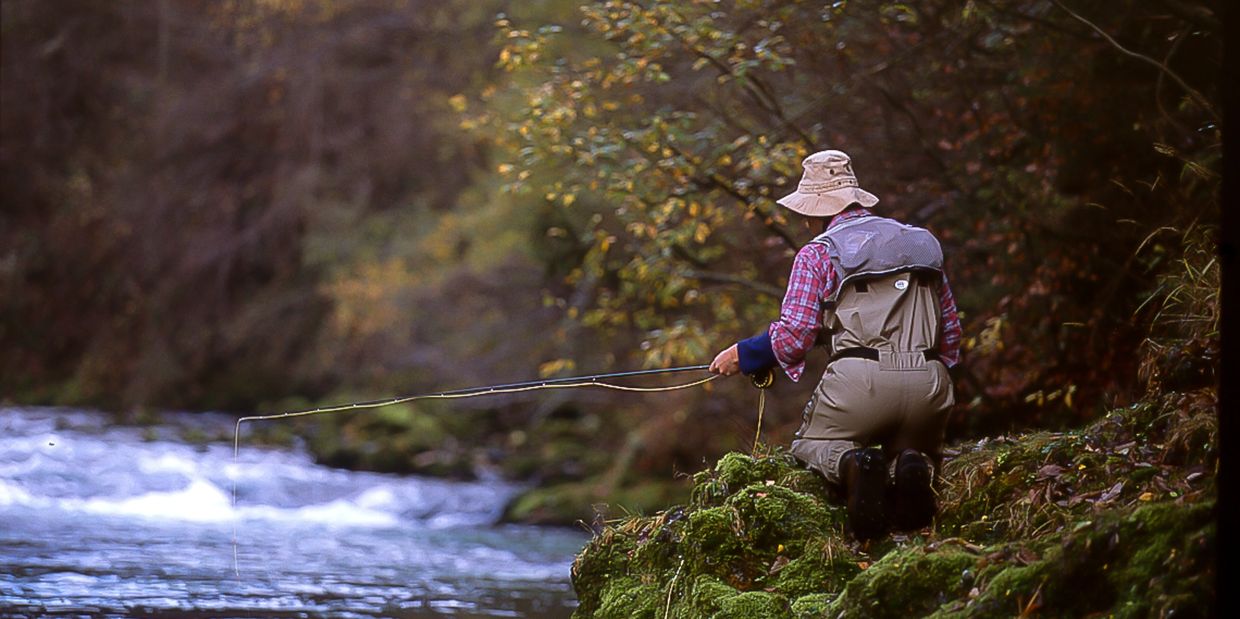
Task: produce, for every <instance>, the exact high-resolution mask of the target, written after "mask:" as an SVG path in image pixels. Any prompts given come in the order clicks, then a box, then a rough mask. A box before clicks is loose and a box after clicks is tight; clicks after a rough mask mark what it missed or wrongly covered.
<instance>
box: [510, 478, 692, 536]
mask: <svg viewBox="0 0 1240 619" xmlns="http://www.w3.org/2000/svg"><path fill="white" fill-rule="evenodd" d="M684 498H685V488H684V485H683V484H682V483H681V482H680V481H676V480H669V481H642V482H639V483H637V484H634V485H632V486H626V487H622V488H619V489H616V490H612V491H610V492H609V491H607V489H606V488H605V487H604V486H602V485H601V484H600V482H599V481H598V479H597V478H592V479H587V480H584V481H575V482H565V483H559V484H554V485H550V486H542V487H535V488H530V489H528V490H525V491H524V492H521V493H520V494H518V495H517V496H516V497H515V498H513V499H512V500H511V501H509V503H508V505H507V506H506V507H505V508H504V515H503V521H504V522H517V523H521V524H539V525H562V526H570V525H574V524H576V523H578V522H587V523H588V522H593V521H594V520H596V519H598V518H614V517H618V516H624V515H627V514H645V513H654V512H655V511H656V510H658V509H661V508H664V507H666V506H667V505H668V504H671V503H676V502H678V501H680V500H683V499H684ZM596 512H597V513H596Z"/></svg>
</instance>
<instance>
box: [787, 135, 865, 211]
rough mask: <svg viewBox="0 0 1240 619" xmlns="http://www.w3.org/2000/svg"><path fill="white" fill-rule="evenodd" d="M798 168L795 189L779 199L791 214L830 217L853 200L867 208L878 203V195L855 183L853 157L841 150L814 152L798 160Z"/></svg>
mask: <svg viewBox="0 0 1240 619" xmlns="http://www.w3.org/2000/svg"><path fill="white" fill-rule="evenodd" d="M801 167H802V168H803V169H804V170H805V171H804V173H803V174H802V175H801V183H800V184H799V185H797V190H796V191H794V192H792V193H790V194H788V195H786V196H784V197H782V198H780V199H779V200H778V202H779V204H780V205H782V206H784V207H787V208H788V209H789V210H791V211H793V212H794V213H800V214H802V215H808V216H810V217H830V216H831V215H834V214H836V213H838V212H840V211H842V210H844V209H845V208H847V207H848V205H850V204H853V203H854V202H855V203H857V204H860V205H861V206H864V207H866V208H870V207H872V206H874V205H875V204H878V197H877V196H875V195H874V194H872V193H870V192H868V191H866V190H864V189H862V188H861V187H860V186H859V185H858V184H857V175H856V174H853V169H852V159H850V158H849V157H848V155H847V154H845V153H844V152H843V151H838V150H824V151H820V152H817V153H814V154H812V155H810V156H808V157H806V158H805V160H804V161H802V162H801Z"/></svg>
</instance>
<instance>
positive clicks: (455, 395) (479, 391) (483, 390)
mask: <svg viewBox="0 0 1240 619" xmlns="http://www.w3.org/2000/svg"><path fill="white" fill-rule="evenodd" d="M709 368H710V366H709V365H690V366H683V367H676V368H666V369H655V370H636V371H632V372H615V373H612V374H594V375H590V376H571V377H567V378H556V379H549V380H538V381H529V382H524V383H509V384H504V385H489V386H485V387H469V388H466V389H457V390H455V391H441V392H438V393H425V394H419V395H408V396H399V397H395V398H387V399H384V400H371V401H367V402H351V403H348V404H338V405H335V406H324V407H320V408H311V409H307V410H300V411H290V412H287V413H278V414H274V415H252V416H249V417H241V418H239V419H237V425H236V427H235V428H234V430H233V471H232V475H231V477H232V507H233V512H234V519H233V572H235V573H236V575H237V577H238V578H240V577H241V569H240V566H239V563H238V556H237V521H236V509H237V457H238V454H239V453H240V445H241V424H242V423H244V422H247V421H267V420H272V419H288V418H292V417H309V416H311V415H325V414H328V413H340V412H345V411H357V410H368V409H375V408H382V407H385V406H392V405H395V404H404V403H406V402H416V401H419V400H461V399H465V398H476V397H482V396H488V395H502V394H506V393H525V392H528V391H540V390H543V389H580V388H585V387H597V388H601V389H611V390H615V391H629V392H637V393H656V392H664V391H678V390H680V389H691V388H693V387H697V386H699V385H704V384H706V383H709V382H710V381H712V380H715V379H716V378H719V376H720V375H718V374H713V375H711V376H708V377H706V378H703V379H701V380H695V381H691V382H687V383H681V384H677V385H667V386H662V387H635V386H631V385H618V384H615V383H610V382H601V381H603V380H606V379H612V378H626V377H633V376H651V375H655V374H673V373H679V372H701V371H706V370H708V369H709ZM763 400H765V397H763ZM759 417H761V412H759ZM760 423H761V420H760V419H759V424H760ZM760 427H761V426H759V428H760Z"/></svg>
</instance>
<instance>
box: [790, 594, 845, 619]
mask: <svg viewBox="0 0 1240 619" xmlns="http://www.w3.org/2000/svg"><path fill="white" fill-rule="evenodd" d="M833 599H835V596H834V595H832V594H830V593H811V594H809V595H803V596H801V597H799V598H797V599H796V601H794V602H793V603H792V616H793V618H794V619H816V618H817V617H826V616H827V614H826V613H827V608H828V607H830V606H831V600H833Z"/></svg>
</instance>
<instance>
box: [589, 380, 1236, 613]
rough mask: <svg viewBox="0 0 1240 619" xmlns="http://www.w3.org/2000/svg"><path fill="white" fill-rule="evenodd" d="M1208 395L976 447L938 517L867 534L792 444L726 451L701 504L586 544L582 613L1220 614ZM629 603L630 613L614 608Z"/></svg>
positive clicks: (951, 482)
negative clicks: (932, 525)
mask: <svg viewBox="0 0 1240 619" xmlns="http://www.w3.org/2000/svg"><path fill="white" fill-rule="evenodd" d="M1208 395H1209V394H1205V395H1204V396H1203V395H1202V394H1197V395H1193V394H1188V395H1174V394H1171V395H1166V396H1162V397H1160V398H1159V399H1158V400H1156V401H1153V402H1147V403H1143V404H1140V405H1136V406H1133V407H1129V408H1127V409H1123V410H1120V411H1117V412H1114V413H1112V414H1110V415H1107V416H1106V417H1105V418H1103V419H1100V420H1098V421H1097V422H1094V423H1092V424H1090V425H1089V426H1086V427H1084V428H1081V429H1079V430H1074V431H1069V432H1034V433H1030V434H1026V435H1023V436H1016V437H999V438H997V439H988V440H984V441H979V442H978V443H977V444H972V445H964V446H960V447H958V448H956V449H955V450H954V451H955V452H956V453H957V454H958V455H957V456H956V457H955V459H954V460H953V461H951V462H949V464H948V465H947V466H946V467H945V468H944V470H943V473H942V485H941V488H940V494H939V500H940V504H941V512H940V515H939V518H938V524H937V530H929V531H921V532H918V533H917V534H915V535H904V536H899V537H896V538H889V539H885V540H881V541H878V542H875V543H872V544H870V545H868V546H865V547H861V546H859V545H857V544H855V543H853V542H852V541H851V540H849V539H848V538H846V537H845V535H844V533H843V528H842V521H843V513H842V510H841V508H840V507H839V506H838V505H834V504H833V503H832V500H831V496H830V491H829V489H828V488H827V487H826V485H825V483H823V482H822V480H821V478H820V477H819V476H817V475H816V474H813V473H810V472H808V471H806V470H805V469H803V468H801V467H800V466H799V465H797V463H796V461H795V459H793V458H791V457H790V456H789V455H788V454H787V453H786V452H782V451H778V450H777V451H775V452H774V453H772V454H768V455H765V456H758V457H751V456H747V455H744V454H727V455H725V456H724V457H723V458H721V459H720V460H719V462H718V463H717V464H716V465H715V466H714V467H712V468H710V469H707V470H704V471H702V472H699V473H697V474H696V475H694V476H693V480H694V486H693V488H692V490H691V491H690V500H689V502H688V504H687V505H685V506H683V507H676V508H673V509H668V510H666V511H663V512H660V513H657V514H654V515H652V516H645V517H630V518H627V519H625V520H623V521H618V522H614V523H612V524H611V525H610V526H608V527H606V528H605V529H604V530H603V531H602V532H601V533H600V534H599V535H598V536H596V537H595V538H594V539H593V540H591V542H590V543H589V544H587V546H586V548H585V549H584V550H583V551H582V553H581V554H580V555H579V556H578V558H577V561H576V562H575V563H574V571H573V585H574V587H575V589H576V591H577V594H578V599H579V601H580V606H579V607H578V609H577V611H576V612H575V613H574V616H575V617H578V618H585V617H598V616H657V617H663V616H672V617H679V618H685V619H699V618H700V619H713V618H722V617H790V618H791V617H795V618H796V619H808V618H810V617H826V618H830V619H837V618H839V617H867V618H868V617H880V618H881V617H919V616H934V617H1010V616H1015V615H1021V614H1032V613H1034V612H1035V611H1036V613H1037V614H1038V615H1039V616H1048V617H1059V616H1086V615H1089V616H1104V615H1105V616H1115V617H1151V616H1171V615H1175V616H1187V617H1197V616H1210V615H1211V612H1212V609H1211V608H1210V603H1211V600H1212V599H1213V598H1214V593H1215V592H1214V575H1213V565H1214V558H1215V555H1214V537H1215V524H1214V521H1213V509H1214V503H1215V497H1216V496H1217V486H1216V482H1215V480H1214V476H1213V473H1212V471H1213V470H1215V463H1214V460H1212V459H1211V458H1214V457H1216V454H1217V452H1216V451H1212V448H1211V446H1212V445H1215V444H1217V430H1216V428H1217V425H1216V424H1215V423H1214V421H1213V419H1212V418H1211V417H1210V415H1212V414H1213V413H1212V412H1211V411H1210V409H1209V407H1208V406H1206V405H1205V404H1203V403H1208V402H1209V401H1210V400H1209V397H1208ZM1186 403H1187V404H1186ZM617 587H620V588H627V590H628V592H627V593H625V592H622V591H621V590H620V589H618V588H617ZM621 602H623V603H624V604H629V605H630V606H629V610H628V611H627V612H628V614H624V615H615V614H608V613H615V612H620V610H619V609H620V608H621V606H622V605H623V604H622V603H621ZM652 613H653V614H652Z"/></svg>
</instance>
